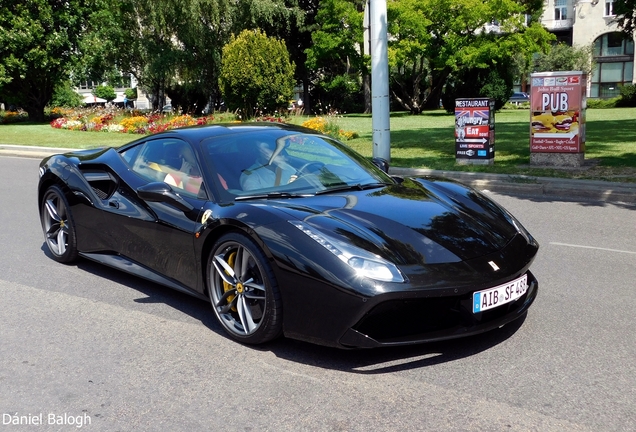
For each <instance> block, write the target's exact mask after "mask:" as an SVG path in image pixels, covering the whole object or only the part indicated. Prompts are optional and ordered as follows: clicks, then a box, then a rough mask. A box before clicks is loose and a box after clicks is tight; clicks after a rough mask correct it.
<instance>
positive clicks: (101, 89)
mask: <svg viewBox="0 0 636 432" xmlns="http://www.w3.org/2000/svg"><path fill="white" fill-rule="evenodd" d="M93 94H94V95H95V96H97V97H99V98H102V99H106V100H107V101H108V102H110V101H112V100H113V99H115V98H116V97H117V94H116V93H115V89H113V88H112V87H111V86H109V85H99V86H97V87H95V88H94V89H93Z"/></svg>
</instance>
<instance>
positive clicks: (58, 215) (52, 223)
mask: <svg viewBox="0 0 636 432" xmlns="http://www.w3.org/2000/svg"><path fill="white" fill-rule="evenodd" d="M40 215H41V222H42V231H44V240H45V241H46V246H47V247H48V249H49V251H50V252H51V254H52V255H53V259H54V260H56V261H59V262H62V263H69V262H72V261H75V260H76V259H77V240H76V238H75V223H74V222H73V216H72V215H71V210H70V207H69V205H68V201H66V198H65V196H64V192H62V189H60V188H59V187H58V186H51V187H50V188H48V189H47V191H46V193H45V194H44V197H43V198H42V202H41V203H40Z"/></svg>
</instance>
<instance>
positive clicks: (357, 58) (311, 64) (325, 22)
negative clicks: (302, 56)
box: [306, 0, 369, 111]
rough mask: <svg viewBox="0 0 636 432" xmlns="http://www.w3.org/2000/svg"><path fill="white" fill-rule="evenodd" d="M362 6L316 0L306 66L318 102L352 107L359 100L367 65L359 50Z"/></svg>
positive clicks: (343, 0)
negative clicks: (313, 25) (311, 72)
mask: <svg viewBox="0 0 636 432" xmlns="http://www.w3.org/2000/svg"><path fill="white" fill-rule="evenodd" d="M363 10H364V2H363V1H359V0H323V1H321V2H320V8H319V9H318V13H317V15H316V24H317V27H318V28H317V29H316V31H314V32H313V34H312V44H311V46H310V47H309V48H308V49H307V51H306V53H307V62H306V66H307V68H308V69H309V70H311V71H313V75H312V82H313V85H314V90H313V93H312V97H313V99H314V100H315V101H319V102H320V104H321V105H324V106H330V107H332V109H337V110H340V111H353V110H359V107H360V106H361V104H362V100H361V97H360V96H361V95H360V90H361V88H362V87H361V86H362V75H363V74H366V73H368V69H369V65H368V60H369V59H368V56H367V57H365V56H364V55H363V54H362V53H363V51H364V50H363V28H362V20H363Z"/></svg>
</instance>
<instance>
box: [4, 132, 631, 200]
mask: <svg viewBox="0 0 636 432" xmlns="http://www.w3.org/2000/svg"><path fill="white" fill-rule="evenodd" d="M74 150H77V149H69V148H54V147H31V146H17V145H7V144H0V156H18V157H30V158H36V159H42V158H45V157H47V156H50V155H52V154H56V153H66V152H69V151H74ZM389 172H390V173H391V174H393V175H400V176H434V177H448V178H451V179H454V180H458V181H460V182H462V183H464V184H467V185H469V186H471V187H474V188H475V189H478V190H480V191H491V192H496V193H501V194H510V195H525V196H535V197H544V198H548V197H552V198H560V199H566V200H576V199H583V200H589V201H600V202H607V203H627V204H636V183H617V182H608V181H599V180H572V179H561V178H552V177H533V176H525V175H509V174H489V173H476V172H462V171H441V170H431V169H424V168H400V167H392V168H390V169H389Z"/></svg>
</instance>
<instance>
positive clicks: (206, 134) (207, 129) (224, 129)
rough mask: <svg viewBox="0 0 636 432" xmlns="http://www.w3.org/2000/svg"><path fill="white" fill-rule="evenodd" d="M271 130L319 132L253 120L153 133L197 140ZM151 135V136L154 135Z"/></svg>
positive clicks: (192, 140)
mask: <svg viewBox="0 0 636 432" xmlns="http://www.w3.org/2000/svg"><path fill="white" fill-rule="evenodd" d="M259 130H260V131H263V132H265V131H271V130H286V131H289V132H296V133H310V134H317V133H319V132H317V131H315V130H313V129H308V128H305V127H302V126H296V125H290V124H287V123H274V122H253V123H219V124H213V125H205V126H190V127H183V128H178V129H171V130H169V131H166V132H161V133H158V134H155V135H154V136H157V137H159V136H178V137H181V138H185V139H187V140H189V141H191V142H198V141H201V140H202V139H205V138H210V137H214V136H221V135H227V134H232V133H239V132H248V131H249V132H257V131H259ZM154 136H153V137H154Z"/></svg>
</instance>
